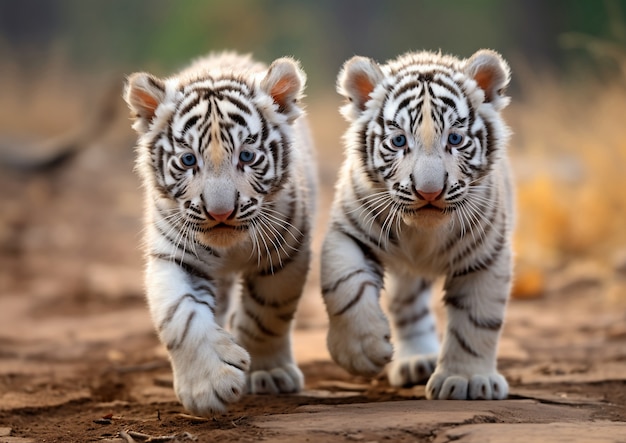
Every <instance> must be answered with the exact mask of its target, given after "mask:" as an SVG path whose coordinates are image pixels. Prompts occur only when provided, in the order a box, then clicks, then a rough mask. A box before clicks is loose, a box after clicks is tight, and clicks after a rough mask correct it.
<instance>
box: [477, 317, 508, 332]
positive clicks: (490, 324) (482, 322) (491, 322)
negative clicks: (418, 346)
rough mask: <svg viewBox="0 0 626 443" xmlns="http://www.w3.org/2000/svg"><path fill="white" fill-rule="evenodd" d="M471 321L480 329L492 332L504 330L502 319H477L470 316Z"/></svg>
mask: <svg viewBox="0 0 626 443" xmlns="http://www.w3.org/2000/svg"><path fill="white" fill-rule="evenodd" d="M469 320H470V322H471V323H472V325H474V326H475V327H476V328H478V329H488V330H490V331H499V330H500V328H502V319H500V318H476V317H474V316H473V315H470V316H469Z"/></svg>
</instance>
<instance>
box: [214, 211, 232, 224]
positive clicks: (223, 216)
mask: <svg viewBox="0 0 626 443" xmlns="http://www.w3.org/2000/svg"><path fill="white" fill-rule="evenodd" d="M232 213H233V210H232V209H231V210H230V211H227V212H222V213H221V214H217V213H215V212H209V215H210V216H211V217H212V218H213V219H215V220H216V221H218V222H225V221H226V220H228V217H230V215H231V214H232Z"/></svg>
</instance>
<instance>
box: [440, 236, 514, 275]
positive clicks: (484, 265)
mask: <svg viewBox="0 0 626 443" xmlns="http://www.w3.org/2000/svg"><path fill="white" fill-rule="evenodd" d="M504 242H505V239H504V236H500V237H499V238H498V243H497V244H496V246H495V247H494V249H493V251H492V252H491V255H490V256H489V257H487V258H486V259H485V260H477V263H476V264H475V265H472V266H468V267H466V268H465V269H462V270H460V271H457V272H455V273H454V274H453V275H452V277H454V278H457V277H464V276H466V275H468V274H471V273H474V272H480V271H485V270H487V269H489V267H490V266H491V265H492V264H493V263H494V262H495V261H496V259H497V258H498V256H499V255H500V253H501V252H502V249H504Z"/></svg>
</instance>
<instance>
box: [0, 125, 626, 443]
mask: <svg viewBox="0 0 626 443" xmlns="http://www.w3.org/2000/svg"><path fill="white" fill-rule="evenodd" d="M318 124H320V123H319V122H318ZM127 125H128V123H127V122H126V121H124V119H121V123H120V124H119V128H118V129H115V130H113V131H110V132H109V134H108V135H107V136H106V137H104V138H102V139H100V140H99V141H98V142H97V143H93V144H92V145H90V146H88V147H87V148H86V149H85V150H84V151H83V152H81V153H80V154H78V155H77V157H76V158H75V159H73V160H70V161H69V162H68V163H67V164H64V165H62V166H59V167H50V168H46V169H45V170H38V171H17V170H15V168H8V169H7V168H5V169H4V170H3V171H2V173H1V174H0V197H1V199H2V200H1V205H2V210H1V214H0V443H8V442H21V443H26V442H90V441H99V442H133V441H135V442H147V441H153V442H154V441H159V442H163V441H180V442H184V441H219V442H256V441H277V442H290V443H299V442H318V441H319V442H339V441H363V442H374V441H378V442H383V441H399V442H403V441H407V442H408V441H424V442H451V441H460V442H518V441H519V442H555V441H563V442H566V441H567V442H572V441H574V442H626V262H624V261H622V262H619V261H617V262H615V265H614V266H613V267H608V268H598V267H597V266H595V265H594V264H592V263H586V262H581V261H572V262H571V263H567V264H566V265H563V266H561V267H559V268H556V269H552V270H550V271H549V272H548V271H547V272H546V273H545V275H544V278H545V281H544V282H543V283H542V284H541V285H540V286H539V289H540V290H537V291H534V292H533V291H530V292H526V293H525V295H526V297H518V298H514V299H513V300H512V301H511V303H510V306H509V311H508V316H507V321H506V325H505V328H504V331H503V337H502V341H501V346H500V352H499V361H500V368H501V370H502V372H503V373H504V375H505V376H506V377H507V378H508V380H509V382H510V384H511V393H510V396H509V399H508V400H505V401H499V402H485V401H482V402H463V401H426V400H425V396H424V387H423V386H418V387H415V388H413V389H395V388H391V387H390V386H389V385H388V384H387V382H386V380H385V379H384V377H382V376H381V377H379V378H377V379H374V380H368V379H363V378H358V377H353V376H350V375H349V374H347V373H346V372H344V371H343V370H341V369H340V368H339V367H338V366H336V365H335V364H334V363H333V362H332V361H331V360H330V358H329V357H328V354H327V352H326V348H325V327H326V326H325V325H326V324H325V319H324V312H323V309H322V307H321V301H320V296H319V290H318V286H317V283H316V281H317V280H316V272H315V268H314V272H313V273H312V277H311V283H310V285H309V287H308V290H307V293H306V294H305V298H304V300H303V301H302V304H301V310H300V312H299V314H298V322H297V324H298V327H297V329H296V331H295V339H294V343H295V352H296V355H297V358H298V361H299V362H300V364H301V367H302V369H303V371H304V374H305V377H306V388H305V390H304V391H303V392H302V393H300V394H298V395H284V396H246V397H245V398H244V399H243V400H242V401H241V402H240V403H238V404H236V405H235V406H234V407H232V408H231V410H230V411H229V412H228V413H226V414H220V415H217V416H215V417H212V418H201V417H193V416H190V415H188V414H187V413H186V412H185V410H184V409H183V408H182V407H181V406H180V405H179V404H178V402H177V401H176V398H175V396H174V393H173V390H172V377H171V371H170V368H169V364H168V360H167V357H166V353H165V351H164V348H163V347H162V346H161V345H160V344H159V342H158V340H157V338H156V336H155V334H154V332H153V327H152V324H151V322H150V319H149V316H148V312H147V309H146V308H145V304H144V299H143V294H142V284H141V279H142V277H141V256H140V251H139V249H138V245H139V243H140V236H141V234H140V233H141V223H140V219H141V199H140V195H141V190H140V189H139V186H138V181H137V179H136V178H135V176H134V175H133V173H132V161H133V160H132V159H133V153H132V151H131V146H132V143H133V142H132V134H130V132H129V130H128V128H127ZM334 137H335V135H334V134H331V135H330V136H329V139H330V138H333V139H334ZM318 143H321V144H324V143H326V141H325V140H318ZM334 143H336V142H334ZM41 149H43V148H41ZM46 149H53V148H50V147H48V148H46ZM34 151H36V150H35V149H34V150H33V152H34ZM5 152H6V151H5ZM11 152H12V154H11V155H16V154H15V152H17V151H15V150H14V151H11ZM24 152H27V154H28V155H30V151H27V150H25V151H24ZM22 154H23V153H22ZM48 154H49V152H44V153H43V155H48ZM20 155H21V154H20ZM333 155H335V156H336V157H335V158H333ZM340 155H341V154H340V152H339V150H337V152H336V153H335V154H329V158H326V157H325V159H324V160H325V163H324V164H321V165H320V167H321V171H320V174H321V177H322V184H323V186H324V188H323V192H322V197H321V204H320V208H322V209H321V212H322V214H321V216H320V219H321V221H320V225H323V223H324V215H323V212H324V208H326V207H327V204H328V194H329V192H330V191H329V190H330V187H331V186H332V177H333V175H334V169H333V167H332V166H326V165H327V164H336V163H338V158H339V157H340ZM317 246H319V238H318V239H317ZM317 250H319V248H318V249H317ZM531 286H532V285H531ZM436 307H437V312H438V313H439V314H442V313H441V312H440V311H441V309H440V307H439V303H436Z"/></svg>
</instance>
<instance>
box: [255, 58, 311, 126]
mask: <svg viewBox="0 0 626 443" xmlns="http://www.w3.org/2000/svg"><path fill="white" fill-rule="evenodd" d="M305 83H306V74H305V73H304V71H303V70H302V69H301V68H300V65H299V63H298V62H297V61H295V60H294V59H292V58H289V57H283V58H279V59H277V60H274V62H273V63H272V64H271V65H270V67H269V69H268V70H267V74H265V77H264V78H263V80H261V89H262V90H264V91H265V92H267V93H268V94H269V95H270V97H272V100H274V103H276V104H277V105H278V112H280V113H281V114H285V115H286V116H287V117H288V119H289V120H290V121H291V120H293V119H295V118H296V117H298V116H299V115H300V112H301V111H300V108H299V107H298V105H297V103H298V100H299V99H300V98H301V97H302V92H303V90H304V85H305Z"/></svg>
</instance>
